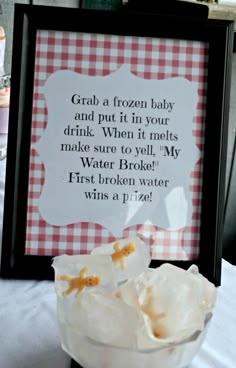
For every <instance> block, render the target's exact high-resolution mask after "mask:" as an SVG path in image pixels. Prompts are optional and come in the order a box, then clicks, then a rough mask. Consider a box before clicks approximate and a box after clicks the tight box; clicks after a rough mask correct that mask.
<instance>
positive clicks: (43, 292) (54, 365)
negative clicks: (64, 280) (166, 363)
mask: <svg viewBox="0 0 236 368" xmlns="http://www.w3.org/2000/svg"><path fill="white" fill-rule="evenodd" d="M222 263H223V264H222V284H221V286H220V287H219V288H218V290H217V303H216V307H215V310H214V316H213V319H212V321H211V324H210V327H209V330H208V333H207V337H206V339H205V341H204V343H203V345H202V348H201V350H200V351H199V353H198V354H197V356H196V357H195V358H194V360H193V362H192V364H191V366H190V367H189V368H235V367H236V287H235V286H236V267H235V266H232V265H230V264H229V263H228V262H226V261H224V260H223V262H222ZM0 367H1V368H69V367H70V358H69V357H68V356H67V355H66V353H64V352H63V351H62V349H61V347H60V341H59V336H58V326H57V320H56V297H55V291H54V284H53V282H50V281H16V280H1V279H0ZM132 368H135V367H132ZM144 368H146V367H144ZM162 368H165V367H162Z"/></svg>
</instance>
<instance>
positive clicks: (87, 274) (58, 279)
mask: <svg viewBox="0 0 236 368" xmlns="http://www.w3.org/2000/svg"><path fill="white" fill-rule="evenodd" d="M52 267H53V268H54V270H55V289H56V292H57V294H58V295H59V296H68V295H70V294H74V293H76V295H79V294H80V293H81V292H82V291H84V290H86V289H88V288H89V289H90V288H91V287H92V288H95V287H102V288H106V289H109V290H113V289H114V288H115V287H116V280H115V273H114V267H113V263H112V261H111V257H109V256H106V255H93V256H92V255H85V254H84V255H66V254H63V255H60V256H56V257H54V258H53V263H52Z"/></svg>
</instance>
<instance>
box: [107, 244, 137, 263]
mask: <svg viewBox="0 0 236 368" xmlns="http://www.w3.org/2000/svg"><path fill="white" fill-rule="evenodd" d="M113 248H114V253H112V255H111V258H112V262H113V263H114V264H115V265H117V263H119V264H120V266H121V268H122V269H124V268H125V266H126V261H125V257H128V256H129V255H130V254H131V253H133V252H134V251H135V249H136V247H135V245H134V244H133V243H127V244H126V245H125V246H124V247H123V248H121V249H120V247H119V242H115V244H114V245H113Z"/></svg>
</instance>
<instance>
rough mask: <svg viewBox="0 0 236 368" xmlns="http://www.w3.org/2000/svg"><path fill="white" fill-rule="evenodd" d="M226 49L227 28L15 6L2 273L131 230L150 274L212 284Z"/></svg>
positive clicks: (37, 273)
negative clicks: (170, 269)
mask: <svg viewBox="0 0 236 368" xmlns="http://www.w3.org/2000/svg"><path fill="white" fill-rule="evenodd" d="M144 25H145V26H144ZM232 40H233V22H231V21H220V20H219V21H218V20H207V19H203V20H202V19H200V18H196V19H193V18H187V17H178V16H166V15H157V14H151V13H146V12H138V11H134V10H121V11H100V10H99V11H97V10H85V9H69V8H65V9H63V8H55V7H43V6H27V5H20V4H16V6H15V23H14V42H13V60H12V90H11V109H10V122H9V140H8V157H7V173H6V191H5V207H4V228H3V252H2V264H1V275H2V276H3V277H4V276H6V277H17V278H36V279H46V278H47V279H51V278H53V270H52V268H51V260H52V257H54V256H56V255H59V254H64V253H66V254H86V253H90V251H91V250H92V249H93V248H94V247H96V246H98V245H101V244H105V243H110V242H112V241H114V240H116V239H117V238H124V237H125V238H126V237H129V236H132V235H137V236H140V237H141V238H142V239H143V240H144V241H145V242H146V243H147V244H148V245H149V246H150V252H151V255H152V264H151V266H154V267H155V266H158V265H160V264H161V263H163V262H171V263H175V264H177V265H180V266H181V267H188V266H189V265H190V264H192V263H195V264H197V265H198V266H199V269H200V272H202V273H203V274H204V275H206V277H208V278H209V279H211V280H212V281H214V282H215V283H216V284H219V283H220V270H221V263H220V262H221V242H222V223H223V222H222V213H223V212H222V210H223V200H224V176H225V157H226V156H225V153H226V137H227V122H228V108H229V79H230V70H231V52H232Z"/></svg>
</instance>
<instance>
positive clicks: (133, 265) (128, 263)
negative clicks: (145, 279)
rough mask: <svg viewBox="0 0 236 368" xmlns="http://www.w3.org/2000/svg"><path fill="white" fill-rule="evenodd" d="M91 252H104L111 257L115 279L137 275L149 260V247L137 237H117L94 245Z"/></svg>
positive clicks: (146, 266)
mask: <svg viewBox="0 0 236 368" xmlns="http://www.w3.org/2000/svg"><path fill="white" fill-rule="evenodd" d="M91 254H93V255H95V254H96V255H98V254H106V255H110V256H111V257H112V260H113V264H114V267H115V274H116V277H117V281H124V280H127V279H129V278H131V277H135V276H138V275H139V274H140V273H141V272H144V271H146V270H147V269H148V266H149V264H150V262H151V257H150V251H149V247H148V246H147V245H146V244H145V243H144V242H143V241H142V240H141V239H140V238H138V237H130V238H126V239H119V240H117V241H115V242H113V243H109V244H105V245H102V246H99V247H96V248H94V249H93V250H92V252H91Z"/></svg>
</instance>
